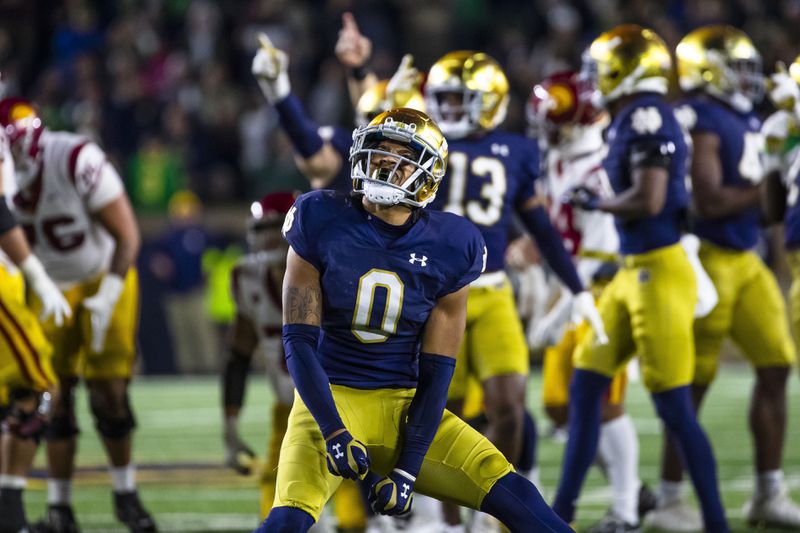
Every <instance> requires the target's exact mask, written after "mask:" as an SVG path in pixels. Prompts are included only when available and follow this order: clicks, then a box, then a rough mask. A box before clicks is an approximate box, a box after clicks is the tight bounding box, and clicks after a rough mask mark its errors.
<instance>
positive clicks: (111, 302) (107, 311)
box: [83, 273, 125, 352]
mask: <svg viewBox="0 0 800 533" xmlns="http://www.w3.org/2000/svg"><path fill="white" fill-rule="evenodd" d="M124 288H125V280H123V279H122V278H121V277H120V276H118V275H116V274H111V273H108V274H106V275H105V276H103V281H101V282H100V288H99V289H97V292H96V293H95V294H94V296H90V297H89V298H86V299H85V300H84V301H83V307H84V308H85V309H86V310H87V311H89V314H90V315H91V322H92V351H93V352H100V351H101V350H102V349H103V345H105V342H106V332H107V331H108V326H109V324H111V315H112V314H114V307H115V306H116V305H117V300H119V297H120V296H121V295H122V290H123V289H124Z"/></svg>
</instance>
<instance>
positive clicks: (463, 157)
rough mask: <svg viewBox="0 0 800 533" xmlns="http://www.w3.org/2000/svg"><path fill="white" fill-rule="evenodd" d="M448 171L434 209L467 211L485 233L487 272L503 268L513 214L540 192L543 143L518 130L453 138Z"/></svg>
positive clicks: (467, 216)
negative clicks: (536, 186)
mask: <svg viewBox="0 0 800 533" xmlns="http://www.w3.org/2000/svg"><path fill="white" fill-rule="evenodd" d="M448 144H449V152H450V155H449V159H448V162H447V174H446V175H445V177H444V179H443V180H442V183H441V185H439V191H438V192H437V193H436V198H435V199H434V201H433V202H432V203H431V208H433V209H439V210H443V211H449V212H451V213H455V214H457V215H462V216H464V217H466V218H467V219H469V220H470V221H472V222H473V223H474V224H475V225H476V226H478V229H479V230H480V232H481V235H483V239H484V241H486V248H487V250H488V254H489V255H488V258H487V261H486V271H487V272H492V271H495V270H502V269H503V267H504V266H505V265H504V257H505V251H506V246H507V244H508V236H509V233H510V232H511V231H512V225H513V217H512V215H513V212H514V210H515V209H517V208H518V207H520V206H521V205H522V204H523V203H524V202H525V201H526V200H528V199H529V198H530V197H531V196H533V195H534V189H533V187H534V181H535V180H536V178H537V176H538V175H539V147H538V146H537V144H536V142H535V141H533V140H531V139H528V138H527V137H524V136H522V135H517V134H515V133H508V132H505V131H502V130H493V131H491V132H488V133H486V134H485V135H483V136H481V137H474V138H473V137H470V138H465V139H455V140H453V141H450V140H448Z"/></svg>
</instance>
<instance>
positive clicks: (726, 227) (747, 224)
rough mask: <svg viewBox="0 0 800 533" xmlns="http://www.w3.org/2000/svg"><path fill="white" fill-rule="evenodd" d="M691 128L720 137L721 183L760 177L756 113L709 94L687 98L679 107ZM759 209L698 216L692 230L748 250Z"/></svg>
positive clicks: (741, 183)
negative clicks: (741, 111)
mask: <svg viewBox="0 0 800 533" xmlns="http://www.w3.org/2000/svg"><path fill="white" fill-rule="evenodd" d="M679 112H680V113H681V114H682V116H683V117H685V124H684V125H685V126H687V127H688V129H689V131H691V132H706V133H713V134H714V135H716V136H717V137H719V159H720V163H721V165H722V185H724V186H726V187H743V188H750V187H753V186H755V185H756V184H757V183H758V181H759V180H760V179H761V177H762V174H763V169H762V166H761V160H760V153H761V146H762V142H761V136H760V134H759V130H760V129H761V121H760V120H759V118H758V117H757V116H756V114H755V113H739V112H737V111H735V110H734V109H732V108H731V107H729V106H727V105H725V104H723V103H722V102H719V101H717V100H714V99H713V98H710V97H708V96H704V95H700V96H696V97H693V98H690V99H688V100H687V101H685V102H683V103H682V104H681V106H680V111H679ZM759 219H760V214H759V209H758V206H753V207H751V208H750V209H747V210H745V211H741V212H739V213H736V214H734V215H729V216H725V217H720V218H698V219H696V220H695V223H694V232H695V233H696V234H697V235H698V236H699V237H701V238H703V239H706V240H709V241H711V242H713V243H714V244H716V245H718V246H724V247H726V248H732V249H735V250H747V249H750V248H752V247H754V246H755V245H756V242H757V241H758V234H759Z"/></svg>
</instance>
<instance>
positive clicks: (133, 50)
mask: <svg viewBox="0 0 800 533" xmlns="http://www.w3.org/2000/svg"><path fill="white" fill-rule="evenodd" d="M345 11H351V12H353V13H354V14H355V16H356V20H357V22H358V24H359V27H360V29H361V31H362V32H363V33H364V34H365V35H366V36H367V37H369V38H370V39H371V40H372V42H373V55H372V59H371V61H370V63H369V66H370V67H371V68H372V70H374V71H375V72H376V74H377V75H378V76H379V77H380V78H384V77H389V76H390V75H391V74H392V72H393V71H394V70H395V68H396V67H397V64H398V62H399V60H400V57H401V56H402V55H403V54H404V53H411V54H413V55H414V58H415V64H416V65H417V66H418V67H419V68H420V69H426V68H427V67H429V66H430V65H431V63H432V62H433V61H435V60H436V59H437V58H438V57H439V56H441V55H442V54H444V53H445V52H447V51H449V50H453V49H462V48H465V49H482V50H484V51H486V52H488V53H489V54H491V55H492V56H494V57H495V58H496V59H497V60H498V61H499V62H500V63H501V64H502V65H503V66H504V67H505V69H506V73H507V75H508V77H509V80H510V82H511V92H512V101H511V107H510V108H509V116H508V119H507V123H506V126H507V127H508V128H509V129H512V130H517V131H522V130H523V129H524V111H523V109H524V108H523V105H524V103H525V100H526V99H527V96H528V94H529V92H530V89H531V87H532V86H533V84H534V83H536V82H537V81H539V80H540V79H541V78H542V77H543V76H546V75H548V74H550V73H552V72H554V71H557V70H562V69H564V68H576V67H577V66H578V65H579V63H580V54H581V52H582V50H583V48H584V47H585V46H586V44H588V43H589V42H590V41H591V40H592V39H593V38H594V37H595V36H596V35H597V34H598V33H599V32H601V31H603V30H605V29H607V28H609V27H611V26H613V25H616V24H619V23H621V22H636V23H639V24H642V25H645V26H649V27H651V28H653V29H655V30H656V31H657V32H658V33H659V34H660V35H661V36H662V37H664V39H665V40H666V41H667V43H668V44H669V45H671V46H673V47H674V45H675V44H676V43H677V42H678V40H679V39H680V38H681V37H682V36H683V35H685V34H686V33H687V32H688V31H690V30H691V29H693V28H695V27H697V26H700V25H703V24H708V23H718V22H726V23H730V24H733V25H736V26H737V27H740V28H742V29H743V30H744V31H745V32H747V33H748V34H749V35H750V36H751V37H752V38H753V41H754V42H755V44H756V46H757V47H759V49H760V51H761V53H762V55H763V58H764V66H765V69H766V70H768V71H770V70H771V69H772V68H773V67H774V64H775V61H776V60H783V61H785V62H791V60H792V59H794V57H795V56H796V55H797V53H798V51H800V32H798V31H797V28H798V27H800V0H771V1H768V2H765V1H763V0H702V1H692V0H224V1H223V0H219V1H213V0H114V1H109V0H0V14H2V17H0V72H2V79H3V82H4V83H5V84H6V92H7V94H10V95H23V96H25V97H27V98H30V99H32V100H34V101H35V102H36V103H37V104H38V106H39V108H40V112H41V114H42V116H43V117H44V120H45V124H46V125H47V126H48V127H49V128H50V129H54V130H61V129H65V130H71V131H76V132H79V133H82V134H84V135H86V136H88V137H90V138H92V139H94V140H96V141H98V142H99V143H100V144H101V146H103V147H104V148H105V150H106V152H107V153H108V154H109V157H111V158H112V160H113V161H114V163H115V165H116V166H117V168H118V169H119V170H120V173H121V174H122V176H123V178H124V179H125V182H126V186H127V189H128V193H129V195H130V197H131V200H132V201H133V203H134V206H135V208H136V210H137V214H138V215H139V217H140V223H141V224H142V230H143V235H144V237H145V247H144V249H143V253H142V255H141V258H140V265H139V268H140V272H141V274H142V306H143V310H144V312H143V313H142V324H141V333H140V340H141V345H142V353H143V356H144V365H143V369H144V371H146V372H148V373H170V372H175V371H183V372H210V371H216V370H217V368H218V361H219V360H220V358H219V356H218V355H216V354H218V353H219V351H220V350H221V347H220V342H221V340H220V339H221V337H222V335H220V334H219V333H220V332H221V331H223V330H224V325H225V323H227V322H228V321H229V320H231V318H232V315H233V312H234V310H233V304H232V302H230V298H229V297H228V291H227V283H228V281H227V276H228V273H229V271H230V268H231V266H232V265H233V262H234V261H235V259H236V257H238V255H240V254H241V253H242V252H243V248H244V247H243V245H241V244H240V241H241V240H242V239H241V237H242V231H241V230H242V229H243V227H244V225H243V222H244V220H245V219H246V216H247V214H248V209H247V206H248V205H249V203H250V201H252V200H253V199H256V198H258V197H260V196H261V195H262V194H264V193H265V192H269V191H275V190H286V189H298V190H304V189H307V188H308V186H307V182H306V180H305V179H304V178H303V177H302V176H301V175H300V174H299V172H298V171H297V169H296V168H295V164H294V160H293V157H292V149H291V147H290V145H289V144H288V141H287V140H286V138H285V137H284V136H283V134H282V133H280V128H279V126H278V122H277V117H276V115H275V113H274V111H273V110H272V109H271V108H270V107H269V106H267V105H265V102H264V100H263V97H262V96H261V94H260V92H259V90H258V87H257V85H256V83H255V81H254V79H253V77H252V75H251V74H250V62H251V60H252V57H253V55H254V54H255V51H256V46H257V41H256V34H257V32H259V31H265V32H266V33H267V34H268V35H269V36H270V37H271V39H272V41H273V42H274V43H275V45H276V46H277V47H278V48H281V49H284V50H286V51H287V52H288V53H289V57H290V61H291V63H290V73H291V79H292V88H293V91H294V92H295V93H297V94H298V95H299V96H300V98H301V100H302V101H303V102H305V104H306V105H307V108H308V110H309V112H310V114H311V116H312V117H313V118H314V119H315V120H317V121H318V122H319V123H320V124H342V125H352V116H353V112H352V106H351V104H350V102H349V99H348V95H347V88H346V83H345V72H344V70H343V68H342V66H341V65H340V64H339V63H338V61H337V60H336V58H335V57H334V54H333V47H334V44H335V42H336V38H337V33H338V31H339V29H340V27H341V15H342V13H343V12H345ZM197 321H205V322H203V323H207V324H208V326H207V327H202V328H200V327H190V328H189V329H188V330H186V331H183V332H182V328H183V330H185V329H186V328H185V327H184V326H186V325H195V326H199V323H198V322H197ZM197 331H199V332H200V333H201V334H198V333H197ZM206 333H207V335H206ZM187 343H189V344H187ZM181 353H183V355H181ZM173 354H177V356H173Z"/></svg>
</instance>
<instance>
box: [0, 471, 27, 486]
mask: <svg viewBox="0 0 800 533" xmlns="http://www.w3.org/2000/svg"><path fill="white" fill-rule="evenodd" d="M27 484H28V482H27V480H26V479H25V477H24V476H8V475H6V474H2V475H0V489H24V488H25V485H27Z"/></svg>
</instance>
